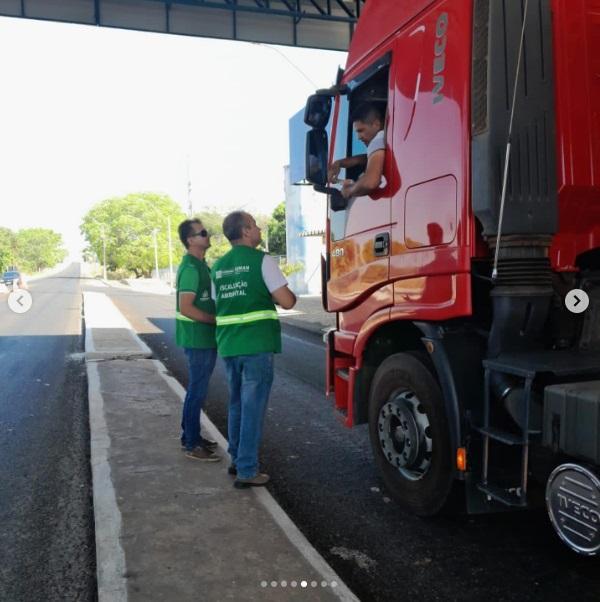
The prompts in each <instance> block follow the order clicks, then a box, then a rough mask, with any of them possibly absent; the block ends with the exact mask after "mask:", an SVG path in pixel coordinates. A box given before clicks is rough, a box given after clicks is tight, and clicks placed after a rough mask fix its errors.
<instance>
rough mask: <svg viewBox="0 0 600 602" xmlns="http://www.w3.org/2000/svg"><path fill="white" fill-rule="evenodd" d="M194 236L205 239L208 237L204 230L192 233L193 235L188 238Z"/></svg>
mask: <svg viewBox="0 0 600 602" xmlns="http://www.w3.org/2000/svg"><path fill="white" fill-rule="evenodd" d="M194 236H202V238H206V237H207V236H208V232H207V231H206V230H200V232H194V234H190V236H189V237H190V238H193V237H194Z"/></svg>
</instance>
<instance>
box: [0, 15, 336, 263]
mask: <svg viewBox="0 0 600 602" xmlns="http://www.w3.org/2000/svg"><path fill="white" fill-rule="evenodd" d="M0 56H1V57H2V61H0V82H1V87H2V94H0V170H1V171H0V207H2V211H1V212H0V226H4V227H8V228H11V229H13V230H18V229H21V228H28V227H45V228H51V229H53V230H55V231H57V232H60V233H61V234H62V235H63V240H64V242H65V246H66V247H67V249H68V251H69V253H70V255H71V257H72V258H77V255H78V253H79V252H80V250H81V249H82V248H83V246H84V241H83V240H82V238H81V236H80V234H79V224H80V223H81V219H82V217H83V215H84V214H85V213H86V212H87V211H88V210H89V209H90V208H91V207H92V206H93V205H94V204H95V203H98V202H100V201H102V200H103V199H106V198H111V197H115V196H121V195H125V194H129V193H133V192H144V191H152V192H162V193H165V194H168V195H169V196H171V198H173V199H174V200H175V201H176V202H178V203H179V204H181V206H182V209H183V210H184V211H186V212H187V206H188V172H189V179H190V181H191V198H192V203H193V208H194V211H200V210H202V209H203V208H209V207H216V208H219V209H221V210H223V211H227V210H230V209H235V208H242V207H243V208H244V209H245V210H247V211H251V212H255V213H262V214H269V213H271V211H272V210H273V208H274V207H275V206H276V205H277V204H278V203H280V202H281V201H283V200H284V183H283V166H284V165H286V164H287V163H288V160H289V159H288V157H289V142H288V120H289V118H290V117H291V116H292V115H294V114H295V113H296V112H297V111H298V110H300V109H302V108H303V106H304V103H305V102H306V98H307V96H308V95H309V94H311V93H312V92H314V90H315V88H322V87H327V86H329V85H331V84H332V83H333V81H334V79H335V76H336V72H337V67H338V65H342V66H343V64H344V63H345V59H346V55H345V53H341V52H331V51H325V50H309V49H300V48H290V47H280V46H268V45H263V44H251V43H245V42H233V41H223V40H209V39H202V38H192V37H183V36H174V35H165V34H162V35H161V34H152V33H144V32H134V31H123V30H117V29H106V28H98V27H90V26H80V25H73V24H61V23H50V22H41V21H32V20H25V19H9V18H3V17H0ZM309 80H310V81H309Z"/></svg>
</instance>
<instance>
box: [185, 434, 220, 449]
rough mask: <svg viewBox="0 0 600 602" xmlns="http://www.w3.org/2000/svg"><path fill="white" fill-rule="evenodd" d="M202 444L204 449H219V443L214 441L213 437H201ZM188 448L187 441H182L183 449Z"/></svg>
mask: <svg viewBox="0 0 600 602" xmlns="http://www.w3.org/2000/svg"><path fill="white" fill-rule="evenodd" d="M200 446H201V447H203V448H204V449H208V450H210V451H213V450H215V449H217V447H218V446H219V444H218V443H217V442H216V441H212V440H211V439H205V438H204V437H200ZM186 449H187V447H186V445H185V442H184V441H182V442H181V451H185V450H186Z"/></svg>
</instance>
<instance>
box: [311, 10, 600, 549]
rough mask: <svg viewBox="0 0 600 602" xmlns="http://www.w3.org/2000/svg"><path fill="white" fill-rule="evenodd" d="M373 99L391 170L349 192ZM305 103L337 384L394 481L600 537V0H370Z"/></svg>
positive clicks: (430, 509) (403, 492) (346, 408)
mask: <svg viewBox="0 0 600 602" xmlns="http://www.w3.org/2000/svg"><path fill="white" fill-rule="evenodd" d="M365 102H372V103H379V104H380V105H381V106H383V107H384V108H385V128H384V132H385V145H386V147H385V167H384V176H385V178H384V179H383V180H382V182H383V184H382V186H381V187H380V188H379V189H377V191H376V192H374V193H372V194H371V195H369V196H363V197H356V198H350V199H348V200H346V199H344V198H343V197H342V195H341V194H340V192H339V190H337V189H335V188H334V187H332V186H331V185H330V184H329V183H328V182H327V166H328V164H330V163H331V162H333V161H334V160H336V159H339V158H342V157H347V156H354V155H357V154H362V153H364V152H365V149H364V146H363V145H362V144H361V143H360V142H359V141H358V140H357V138H356V136H354V135H353V130H352V114H353V111H354V110H355V108H356V107H357V106H359V105H361V104H363V103H365ZM305 122H306V123H307V125H309V126H310V128H311V129H310V131H309V132H308V134H307V147H306V161H307V163H306V164H307V179H308V181H309V182H311V183H312V184H313V185H314V186H315V188H316V189H317V190H319V191H321V192H324V193H326V194H327V195H328V197H327V198H328V209H327V230H326V236H327V246H326V255H325V257H324V261H323V303H324V306H325V308H326V309H327V310H328V311H330V312H335V313H336V316H337V327H336V328H335V329H334V330H332V331H331V332H330V333H329V334H328V335H327V337H326V338H327V346H328V353H327V357H328V362H327V383H328V384H327V387H328V393H334V394H335V407H336V409H337V410H338V411H339V412H340V413H341V415H342V419H343V420H344V422H345V424H346V425H347V426H349V427H352V426H354V425H359V424H363V423H367V424H368V428H369V433H370V439H371V443H372V449H373V454H374V459H375V463H376V465H377V468H378V470H379V471H380V473H381V475H382V478H383V480H384V482H385V484H386V486H387V488H388V489H389V490H390V492H391V493H392V494H393V496H394V497H395V498H396V499H397V500H398V501H399V502H400V503H401V504H402V505H403V506H404V507H406V508H408V509H409V510H411V511H413V512H415V513H417V514H419V515H432V514H435V513H437V512H439V511H441V510H442V509H445V508H447V507H448V506H454V505H455V504H456V503H457V502H461V503H462V502H463V501H464V503H465V504H466V509H467V511H469V512H486V511H497V510H502V509H509V508H524V507H529V506H534V505H537V504H543V503H546V505H547V508H548V512H549V515H550V518H551V520H552V524H553V525H554V528H555V529H556V531H557V533H558V535H559V536H560V537H561V539H562V540H563V541H564V542H565V543H566V544H567V545H568V546H570V547H571V548H572V549H573V550H575V551H577V552H579V553H582V554H587V555H594V554H597V553H598V552H599V551H600V478H599V475H600V468H599V467H600V0H535V1H534V0H402V1H401V2H400V1H398V2H392V1H390V0H369V2H367V3H366V5H365V8H364V11H363V14H362V15H361V18H360V20H359V22H358V25H357V28H356V32H355V35H354V38H353V40H352V43H351V46H350V50H349V55H348V61H347V65H346V68H345V70H341V69H340V71H339V73H338V78H337V82H336V85H334V86H333V87H332V88H330V89H327V90H319V91H317V93H316V94H315V95H313V96H311V97H310V98H309V99H308V101H307V105H306V110H305ZM327 127H330V128H331V140H329V136H328V133H327ZM360 169H361V168H360V167H358V168H355V169H354V170H353V169H347V170H346V173H345V177H346V178H349V179H356V178H357V177H359V175H360ZM588 302H589V306H588V308H587V309H586V310H585V311H582V312H580V311H579V310H580V309H581V308H583V307H585V305H586V303H588Z"/></svg>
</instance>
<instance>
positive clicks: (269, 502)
mask: <svg viewBox="0 0 600 602" xmlns="http://www.w3.org/2000/svg"><path fill="white" fill-rule="evenodd" d="M313 345H314V343H313ZM315 346H316V345H315ZM153 363H154V365H155V367H156V369H157V371H158V373H159V374H160V375H161V376H162V377H163V378H164V379H165V381H166V382H167V384H168V385H169V386H170V387H171V389H172V390H173V391H174V392H175V394H176V395H177V396H178V397H179V398H180V399H181V400H182V403H183V398H184V397H185V389H184V388H183V387H182V386H181V384H180V383H179V381H178V380H176V379H175V378H174V377H173V376H171V375H170V374H169V373H168V371H167V369H166V368H165V366H164V364H163V363H162V362H161V361H159V360H153ZM200 420H201V423H202V427H203V428H205V429H206V430H207V431H208V433H209V436H210V438H211V439H214V440H215V441H216V442H217V443H218V444H219V447H220V448H221V450H222V451H223V452H224V453H227V439H225V437H223V435H221V433H220V431H219V429H218V428H217V427H216V426H215V425H214V424H213V423H212V422H211V420H210V418H208V416H207V415H206V414H205V413H204V411H203V412H202V416H201V419H200ZM252 491H253V492H254V494H255V495H256V496H257V498H258V500H259V501H260V503H261V504H262V505H263V506H264V507H265V508H266V510H267V512H268V513H269V514H270V515H271V516H272V517H273V519H274V520H275V522H276V523H277V524H278V525H279V527H280V528H281V530H282V531H283V532H284V533H285V535H286V536H287V538H288V539H289V540H290V542H292V544H293V545H294V546H295V547H296V549H297V550H298V551H299V552H300V553H301V554H302V556H303V557H304V558H305V559H306V560H307V561H308V563H309V564H310V565H311V566H312V567H313V568H314V569H315V570H316V571H317V572H318V573H319V574H320V575H321V576H322V577H323V579H324V580H325V581H328V582H332V581H335V582H336V583H337V587H335V588H333V589H331V590H330V591H331V592H333V593H334V594H335V595H336V596H337V597H338V598H339V599H340V600H343V602H360V601H359V599H358V598H357V597H356V596H355V595H354V594H353V593H352V592H351V591H350V589H349V588H348V586H347V585H346V584H345V583H344V582H343V581H342V579H341V577H340V576H339V575H338V574H337V573H336V572H335V571H334V570H333V569H332V568H331V567H330V566H329V564H328V563H327V561H326V560H325V559H324V558H323V556H321V554H319V552H317V550H316V549H315V548H314V547H313V546H312V544H311V543H310V542H309V541H308V539H306V537H304V535H303V534H302V532H301V531H300V529H298V527H296V525H295V524H294V523H293V522H292V519H291V518H290V517H289V516H288V515H287V514H286V513H285V511H284V510H283V508H282V507H281V506H280V505H279V504H278V503H277V501H276V500H275V498H274V497H273V496H272V495H271V494H270V493H269V491H268V490H267V489H265V488H263V487H253V488H252Z"/></svg>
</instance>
